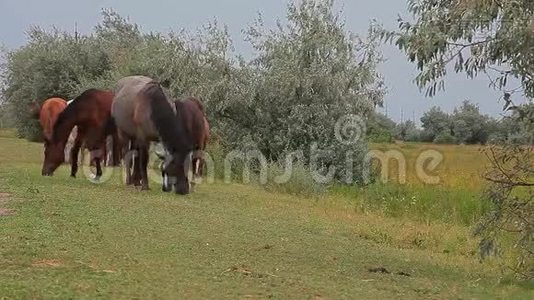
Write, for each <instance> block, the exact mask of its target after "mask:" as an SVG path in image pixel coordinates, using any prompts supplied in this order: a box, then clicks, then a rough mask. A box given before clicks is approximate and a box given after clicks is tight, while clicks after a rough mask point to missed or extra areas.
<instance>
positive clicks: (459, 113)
mask: <svg viewBox="0 0 534 300" xmlns="http://www.w3.org/2000/svg"><path fill="white" fill-rule="evenodd" d="M450 119H451V123H452V127H453V128H452V131H453V136H454V138H455V139H456V141H457V142H458V143H464V144H485V143H486V142H487V140H488V137H489V134H490V130H491V129H492V128H491V127H490V126H489V125H490V124H489V119H490V118H489V117H488V116H485V115H482V114H481V113H480V110H479V108H478V106H477V105H474V104H472V103H470V102H469V101H467V100H466V101H464V102H463V103H462V106H461V107H459V108H455V109H454V113H453V114H452V115H451V117H450Z"/></svg>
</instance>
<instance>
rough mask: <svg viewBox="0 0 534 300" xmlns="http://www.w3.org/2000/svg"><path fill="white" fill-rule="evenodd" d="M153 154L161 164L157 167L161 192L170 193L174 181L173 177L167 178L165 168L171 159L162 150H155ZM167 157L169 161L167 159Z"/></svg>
mask: <svg viewBox="0 0 534 300" xmlns="http://www.w3.org/2000/svg"><path fill="white" fill-rule="evenodd" d="M155 153H156V156H157V157H158V158H159V159H160V160H161V164H160V165H159V170H160V172H161V180H162V186H161V190H162V191H164V192H170V191H172V187H173V185H175V184H176V180H175V178H174V177H169V176H168V174H167V173H166V172H165V168H166V166H167V165H168V164H169V163H170V159H171V158H172V157H171V156H170V155H169V154H168V152H167V151H165V150H164V149H156V151H155ZM167 157H168V158H169V159H167Z"/></svg>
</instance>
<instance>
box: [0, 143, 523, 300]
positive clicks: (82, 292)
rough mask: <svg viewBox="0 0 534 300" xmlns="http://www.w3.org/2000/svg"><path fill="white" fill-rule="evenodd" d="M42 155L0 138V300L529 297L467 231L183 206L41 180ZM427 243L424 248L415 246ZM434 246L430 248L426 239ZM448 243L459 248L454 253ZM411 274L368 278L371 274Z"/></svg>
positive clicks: (61, 178)
mask: <svg viewBox="0 0 534 300" xmlns="http://www.w3.org/2000/svg"><path fill="white" fill-rule="evenodd" d="M41 153H42V148H41V146H40V145H37V144H30V143H26V142H24V141H21V140H16V139H13V138H5V137H3V138H2V137H0V192H7V193H10V194H11V201H10V202H9V203H8V204H4V206H8V207H10V208H13V209H15V210H16V214H15V215H13V216H8V217H0V298H2V297H8V298H50V297H62V298H67V297H77V298H78V297H87V298H93V297H95V296H103V297H105V298H121V297H122V298H134V297H135V298H147V297H163V298H170V297H176V296H178V295H181V296H196V297H200V298H202V297H217V298H224V297H228V298H235V297H236V296H238V297H246V296H252V297H256V298H263V297H268V296H274V297H277V298H280V297H287V296H292V297H299V298H300V297H304V298H313V297H321V296H322V297H326V298H341V297H347V298H352V297H355V296H358V297H359V298H360V297H361V298H385V297H392V296H402V297H403V298H410V299H411V298H414V297H420V298H483V297H488V296H493V297H506V298H510V297H514V298H527V297H528V295H532V293H533V290H532V287H531V286H530V287H529V286H524V285H521V284H518V283H514V282H508V283H506V284H502V283H501V284H499V283H498V272H496V269H495V268H494V267H492V266H490V265H483V264H480V263H479V262H478V261H477V259H476V256H474V255H473V253H472V252H471V250H472V249H471V248H472V243H471V242H470V241H469V240H468V231H467V229H465V228H462V227H455V226H445V225H443V226H440V225H421V224H416V223H411V222H409V221H402V220H399V219H391V218H387V217H381V216H379V215H371V214H360V213H357V212H355V210H354V209H353V207H351V205H350V203H349V202H347V201H345V200H339V199H330V198H329V199H315V200H311V199H302V198H298V197H293V196H286V195H277V194H272V193H267V192H265V191H264V190H262V189H260V188H257V187H253V186H241V185H224V184H214V185H204V186H202V187H200V188H199V190H198V191H197V192H196V193H195V194H193V195H191V196H188V197H178V196H175V195H170V194H163V193H161V192H159V191H158V190H157V188H156V187H155V186H154V190H153V191H151V192H148V193H141V192H138V191H135V190H133V189H129V188H126V187H124V186H122V185H121V184H120V183H119V180H118V177H119V176H118V175H117V176H115V177H116V178H114V180H113V181H112V182H109V183H106V184H103V185H97V186H95V185H93V184H91V183H90V182H88V181H86V180H82V179H76V180H71V179H69V178H68V176H67V174H68V173H67V168H65V167H64V168H62V169H61V170H60V172H58V174H56V176H55V177H53V178H43V177H41V176H40V175H39V173H40V172H39V170H40V165H39V162H40V159H41ZM421 241H422V242H421ZM427 241H428V243H425V242H427ZM449 243H453V244H458V245H460V246H458V245H453V246H452V250H449V248H448V247H449V246H450V245H448V244H449ZM378 266H381V267H385V268H387V269H388V270H390V271H392V272H401V271H402V272H406V273H409V274H411V275H412V276H411V277H406V276H400V275H393V274H389V275H388V274H377V273H369V272H368V270H367V269H368V268H369V267H378Z"/></svg>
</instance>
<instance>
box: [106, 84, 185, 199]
mask: <svg viewBox="0 0 534 300" xmlns="http://www.w3.org/2000/svg"><path fill="white" fill-rule="evenodd" d="M115 92H116V94H115V98H114V100H113V107H112V116H113V118H114V120H115V122H116V124H117V129H118V132H119V136H120V140H121V141H122V145H123V149H124V152H123V155H124V156H123V157H124V165H125V168H126V183H127V184H128V185H130V184H138V182H137V179H138V178H137V176H139V177H140V179H141V182H140V184H141V186H142V190H148V189H149V188H148V173H147V166H148V150H149V147H150V142H153V141H161V142H162V144H163V146H164V147H165V150H166V152H167V153H169V154H168V155H167V157H166V159H165V167H164V169H165V172H167V173H168V174H169V175H171V176H174V177H176V178H177V181H176V183H175V184H174V187H175V191H176V193H178V194H182V195H185V194H188V193H189V181H188V179H187V176H186V172H185V170H184V165H185V161H186V158H187V157H188V156H189V152H190V151H191V150H192V148H193V147H192V143H191V141H190V138H189V136H188V135H187V132H186V129H185V128H184V126H183V125H182V123H180V122H178V119H177V117H176V113H175V111H174V105H173V104H172V102H170V101H169V99H168V98H167V96H166V95H165V93H164V91H163V89H162V88H161V86H160V84H159V83H157V82H155V81H153V80H152V79H151V78H148V77H145V76H129V77H125V78H123V79H121V80H119V82H118V84H117V89H116V91H115ZM127 144H130V145H131V146H129V147H128V146H127ZM133 149H135V150H136V152H137V155H136V158H135V163H133V169H134V170H133V173H134V175H133V176H132V174H131V171H132V161H133V160H132V159H131V158H130V157H129V155H126V153H125V152H126V151H127V150H133ZM132 177H133V178H132Z"/></svg>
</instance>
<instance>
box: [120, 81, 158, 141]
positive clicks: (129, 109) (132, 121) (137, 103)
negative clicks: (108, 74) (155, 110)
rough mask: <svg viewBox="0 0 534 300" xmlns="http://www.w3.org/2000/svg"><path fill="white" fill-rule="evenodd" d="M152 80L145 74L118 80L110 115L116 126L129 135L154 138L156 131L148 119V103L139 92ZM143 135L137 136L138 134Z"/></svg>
mask: <svg viewBox="0 0 534 300" xmlns="http://www.w3.org/2000/svg"><path fill="white" fill-rule="evenodd" d="M150 82H153V79H152V78H149V77H146V76H129V77H125V78H122V79H121V80H119V81H118V83H117V87H116V89H115V98H114V99H113V104H112V116H113V118H114V119H115V123H116V124H117V127H118V128H120V129H121V131H123V132H124V133H126V134H128V135H129V136H130V137H136V138H145V137H147V138H149V139H150V138H154V137H157V132H156V131H155V129H154V126H153V125H152V121H151V119H150V105H149V103H148V102H147V100H146V99H143V98H142V97H139V94H140V92H141V91H143V89H144V88H145V87H146V85H147V84H148V83H150ZM141 134H142V135H144V136H142V137H141V136H139V135H141Z"/></svg>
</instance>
